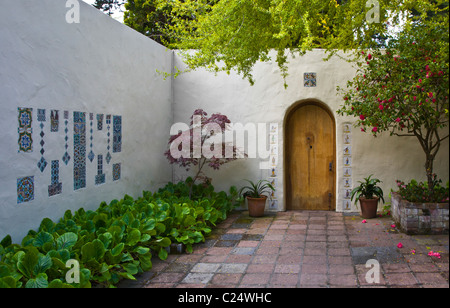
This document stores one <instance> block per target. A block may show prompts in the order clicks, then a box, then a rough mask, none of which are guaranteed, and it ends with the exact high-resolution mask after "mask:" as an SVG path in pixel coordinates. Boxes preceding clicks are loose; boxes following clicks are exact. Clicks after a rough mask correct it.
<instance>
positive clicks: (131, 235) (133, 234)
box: [126, 228, 141, 246]
mask: <svg viewBox="0 0 450 308" xmlns="http://www.w3.org/2000/svg"><path fill="white" fill-rule="evenodd" d="M140 239H141V231H139V230H138V229H134V228H131V229H129V230H128V234H127V242H126V243H127V245H129V246H134V245H136V244H137V243H138V242H139V241H140Z"/></svg>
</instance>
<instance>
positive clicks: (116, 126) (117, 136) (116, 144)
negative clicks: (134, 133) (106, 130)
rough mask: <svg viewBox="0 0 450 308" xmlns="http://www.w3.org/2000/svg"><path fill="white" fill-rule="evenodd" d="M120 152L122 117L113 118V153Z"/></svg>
mask: <svg viewBox="0 0 450 308" xmlns="http://www.w3.org/2000/svg"><path fill="white" fill-rule="evenodd" d="M121 151H122V117H121V116H113V153H118V152H121Z"/></svg>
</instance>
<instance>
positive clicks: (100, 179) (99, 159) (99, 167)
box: [95, 154, 105, 185]
mask: <svg viewBox="0 0 450 308" xmlns="http://www.w3.org/2000/svg"><path fill="white" fill-rule="evenodd" d="M104 183H105V174H104V173H103V155H101V154H99V155H97V175H96V176H95V185H100V184H104Z"/></svg>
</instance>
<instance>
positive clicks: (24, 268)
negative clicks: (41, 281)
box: [17, 247, 39, 278]
mask: <svg viewBox="0 0 450 308" xmlns="http://www.w3.org/2000/svg"><path fill="white" fill-rule="evenodd" d="M38 260H39V256H38V251H37V249H36V248H35V247H30V248H29V249H28V250H27V251H26V252H25V253H24V254H22V255H20V256H19V260H18V262H17V269H18V270H19V271H20V272H21V273H22V274H23V275H24V276H25V277H27V278H32V277H33V274H34V268H35V267H36V266H37V264H38Z"/></svg>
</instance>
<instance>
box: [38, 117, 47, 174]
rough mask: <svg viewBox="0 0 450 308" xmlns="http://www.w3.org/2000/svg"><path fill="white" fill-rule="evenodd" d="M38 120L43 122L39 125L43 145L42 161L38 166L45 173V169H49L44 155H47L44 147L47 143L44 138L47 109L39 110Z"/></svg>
mask: <svg viewBox="0 0 450 308" xmlns="http://www.w3.org/2000/svg"><path fill="white" fill-rule="evenodd" d="M37 120H38V121H39V122H41V124H40V125H39V126H40V128H41V133H40V136H41V142H40V145H41V151H40V153H41V159H40V160H39V161H38V163H37V166H38V168H39V170H41V172H44V170H45V167H47V161H46V160H45V158H44V153H45V150H44V145H45V142H44V136H45V133H44V122H45V109H38V110H37Z"/></svg>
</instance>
